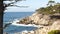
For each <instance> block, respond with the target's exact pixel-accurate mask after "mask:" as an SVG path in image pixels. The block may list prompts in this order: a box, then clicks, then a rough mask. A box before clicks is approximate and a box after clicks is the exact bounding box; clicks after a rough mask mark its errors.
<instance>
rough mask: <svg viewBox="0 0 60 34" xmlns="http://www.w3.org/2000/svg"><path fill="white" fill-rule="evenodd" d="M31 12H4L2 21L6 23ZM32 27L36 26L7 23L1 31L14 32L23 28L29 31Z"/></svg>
mask: <svg viewBox="0 0 60 34" xmlns="http://www.w3.org/2000/svg"><path fill="white" fill-rule="evenodd" d="M33 13H34V12H5V14H4V20H3V21H4V24H7V23H9V22H11V21H14V19H20V18H24V17H26V16H30V15H32V14H33ZM34 29H36V27H31V26H30V27H27V26H16V25H9V26H8V27H6V28H5V29H4V30H3V31H4V32H7V33H15V32H21V31H24V30H27V31H31V30H34Z"/></svg>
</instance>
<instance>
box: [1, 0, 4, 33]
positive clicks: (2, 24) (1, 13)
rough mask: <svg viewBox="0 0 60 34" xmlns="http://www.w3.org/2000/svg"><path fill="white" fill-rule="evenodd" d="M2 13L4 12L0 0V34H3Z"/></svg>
mask: <svg viewBox="0 0 60 34" xmlns="http://www.w3.org/2000/svg"><path fill="white" fill-rule="evenodd" d="M3 12H4V6H3V0H0V34H3Z"/></svg>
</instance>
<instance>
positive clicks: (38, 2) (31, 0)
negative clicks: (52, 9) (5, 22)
mask: <svg viewBox="0 0 60 34" xmlns="http://www.w3.org/2000/svg"><path fill="white" fill-rule="evenodd" d="M48 1H49V0H26V1H19V2H17V3H14V4H15V5H18V6H28V7H15V6H12V7H11V6H9V7H7V8H6V9H7V10H5V12H27V11H28V12H31V11H35V10H36V9H39V8H41V7H46V6H47V5H46V4H47V3H48ZM54 1H56V2H60V0H54ZM6 3H8V2H6Z"/></svg>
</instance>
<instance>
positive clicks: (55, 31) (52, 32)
mask: <svg viewBox="0 0 60 34" xmlns="http://www.w3.org/2000/svg"><path fill="white" fill-rule="evenodd" d="M48 34H60V30H52V31H50V32H48Z"/></svg>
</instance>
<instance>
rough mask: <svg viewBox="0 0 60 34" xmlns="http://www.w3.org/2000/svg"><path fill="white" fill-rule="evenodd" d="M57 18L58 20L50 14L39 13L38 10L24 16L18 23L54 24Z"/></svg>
mask: <svg viewBox="0 0 60 34" xmlns="http://www.w3.org/2000/svg"><path fill="white" fill-rule="evenodd" d="M56 20H57V18H56V19H55V17H54V18H53V17H51V16H50V15H43V14H38V13H37V12H36V13H34V14H32V15H31V16H29V17H25V18H23V19H22V20H20V21H19V22H17V23H18V24H36V25H44V26H48V25H52V23H53V22H54V21H56Z"/></svg>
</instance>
